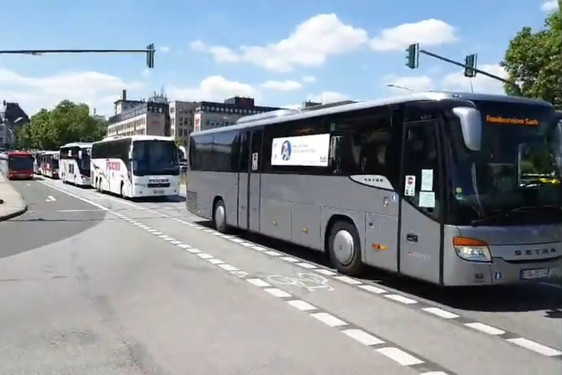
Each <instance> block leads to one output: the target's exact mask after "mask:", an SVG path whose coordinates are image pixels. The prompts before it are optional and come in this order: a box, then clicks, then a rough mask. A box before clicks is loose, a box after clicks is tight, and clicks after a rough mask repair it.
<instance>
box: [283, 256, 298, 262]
mask: <svg viewBox="0 0 562 375" xmlns="http://www.w3.org/2000/svg"><path fill="white" fill-rule="evenodd" d="M280 259H282V260H284V261H285V262H289V263H298V262H300V259H297V258H293V257H281V258H280Z"/></svg>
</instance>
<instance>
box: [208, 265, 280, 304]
mask: <svg viewBox="0 0 562 375" xmlns="http://www.w3.org/2000/svg"><path fill="white" fill-rule="evenodd" d="M219 267H220V266H219ZM264 290H265V291H266V292H267V293H269V294H271V295H272V296H273V297H277V298H289V297H291V295H290V294H289V293H287V292H285V291H284V290H281V289H278V288H267V289H264Z"/></svg>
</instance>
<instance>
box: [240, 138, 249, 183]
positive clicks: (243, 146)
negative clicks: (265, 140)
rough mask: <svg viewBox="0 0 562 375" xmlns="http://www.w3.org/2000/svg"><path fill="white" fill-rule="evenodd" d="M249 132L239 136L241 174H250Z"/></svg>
mask: <svg viewBox="0 0 562 375" xmlns="http://www.w3.org/2000/svg"><path fill="white" fill-rule="evenodd" d="M248 135H249V134H248V132H247V131H243V132H241V133H240V135H239V136H238V143H239V147H240V167H239V168H238V171H239V172H242V173H247V172H248V165H249V164H248V161H249V157H250V156H249V154H248V152H249V150H248Z"/></svg>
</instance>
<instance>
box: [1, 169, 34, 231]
mask: <svg viewBox="0 0 562 375" xmlns="http://www.w3.org/2000/svg"><path fill="white" fill-rule="evenodd" d="M0 200H3V201H4V202H3V203H0V221H4V220H8V219H11V218H13V217H16V216H19V215H21V214H23V213H25V211H27V204H26V203H25V201H24V200H23V198H22V196H21V195H20V193H18V192H17V190H16V189H14V187H13V186H12V184H11V183H10V182H9V181H8V179H7V178H6V177H4V175H2V173H0Z"/></svg>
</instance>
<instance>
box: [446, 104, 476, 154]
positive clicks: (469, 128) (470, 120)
mask: <svg viewBox="0 0 562 375" xmlns="http://www.w3.org/2000/svg"><path fill="white" fill-rule="evenodd" d="M453 113H454V114H455V116H457V117H458V118H459V120H460V123H461V130H462V137H463V140H464V144H465V145H466V148H468V149H469V150H471V151H480V149H481V147H482V116H481V115H480V111H479V110H477V109H476V108H472V107H455V108H453Z"/></svg>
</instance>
